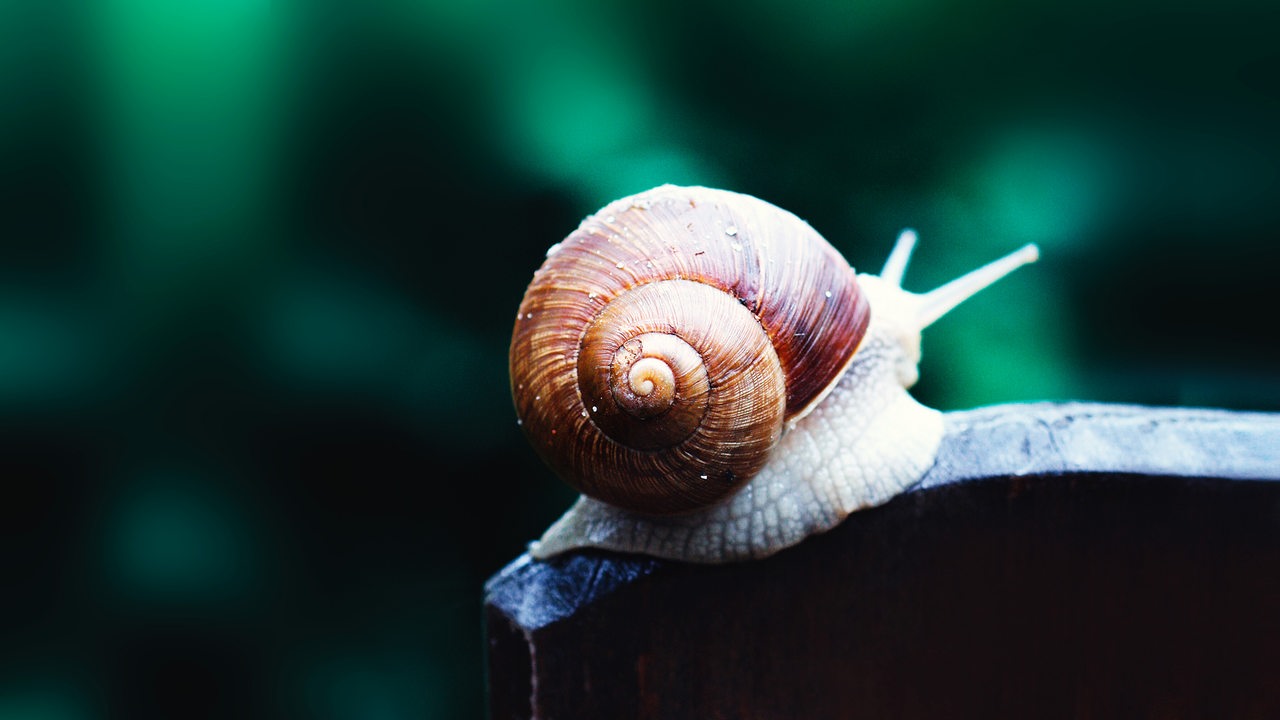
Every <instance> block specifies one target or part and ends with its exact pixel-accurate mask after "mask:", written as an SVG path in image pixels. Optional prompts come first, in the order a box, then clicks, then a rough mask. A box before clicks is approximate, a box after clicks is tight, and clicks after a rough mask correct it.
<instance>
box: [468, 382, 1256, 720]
mask: <svg viewBox="0 0 1280 720" xmlns="http://www.w3.org/2000/svg"><path fill="white" fill-rule="evenodd" d="M947 423H948V431H947V435H946V438H945V440H944V442H943V447H942V449H941V452H940V454H939V457H938V460H937V463H936V464H935V466H934V467H933V469H932V470H931V471H930V472H929V473H928V475H927V476H926V477H925V478H924V479H923V480H922V481H921V483H920V484H919V485H918V486H917V487H916V488H914V489H913V490H911V491H909V492H907V493H905V494H903V495H902V496H900V497H898V498H896V499H895V500H893V501H891V502H890V503H888V504H886V505H885V506H882V507H880V508H874V509H871V510H865V511H862V512H859V513H855V514H854V515H853V516H851V517H850V518H849V520H847V521H846V522H845V523H844V524H842V525H841V526H840V527H838V528H836V529H835V530H833V531H831V532H829V533H826V534H824V535H820V536H816V537H814V538H810V539H809V540H806V541H805V542H803V543H801V544H800V545H799V546H797V547H795V548H791V549H788V550H785V551H783V552H781V553H779V554H777V555H775V556H774V557H771V558H767V559H765V560H760V561H753V562H745V563H736V564H732V565H725V566H712V567H708V566H690V565H684V564H681V563H672V562H664V561H657V560H652V559H648V558H642V557H635V556H622V555H611V554H604V553H582V554H570V555H566V556H563V557H560V558H556V559H554V560H553V561H551V562H545V563H544V562H534V561H531V560H530V559H529V558H528V557H527V556H524V557H521V558H520V559H517V560H516V561H515V562H513V563H512V564H511V565H509V566H508V567H507V568H505V569H504V570H502V571H501V572H500V573H498V574H497V575H496V576H494V578H492V579H491V580H490V581H489V583H488V584H487V586H486V597H485V605H486V623H487V635H488V643H489V680H490V708H491V714H492V717H495V718H498V717H501V718H508V717H556V718H572V717H617V718H624V717H655V718H657V717H660V718H677V717H700V718H701V717H804V718H821V717H851V716H859V715H865V716H868V717H976V716H983V717H1031V716H1034V717H1148V716H1150V717H1155V716H1159V717H1280V680H1277V678H1280V415H1275V414H1260V413H1238V412H1224V411H1214V410H1196V409H1181V408H1169V409H1164V408H1143V407H1132V406H1117V405H1098V404H1050V403H1042V404H1026V405H1003V406H995V407H989V408H982V409H978V410H972V411H966V412H956V413H950V414H948V416H947Z"/></svg>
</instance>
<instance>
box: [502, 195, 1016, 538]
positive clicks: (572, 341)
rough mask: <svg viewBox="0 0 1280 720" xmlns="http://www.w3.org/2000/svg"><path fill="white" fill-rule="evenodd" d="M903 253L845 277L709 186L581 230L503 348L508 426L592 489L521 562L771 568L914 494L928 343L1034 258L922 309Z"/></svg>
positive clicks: (785, 225)
mask: <svg viewBox="0 0 1280 720" xmlns="http://www.w3.org/2000/svg"><path fill="white" fill-rule="evenodd" d="M914 243H915V234H914V233H913V232H911V231H906V232H904V233H903V234H902V235H901V236H900V237H899V240H898V243H897V245H896V246H895V247H894V249H893V251H892V252H891V253H890V256H889V260H888V261H887V262H886V264H885V267H884V270H883V271H882V272H881V274H880V275H879V276H873V275H867V274H861V275H856V274H855V273H854V271H853V269H852V268H851V267H850V266H849V265H848V263H847V262H846V261H845V260H844V258H843V257H841V256H840V254H839V253H838V252H837V251H836V250H835V249H834V248H832V247H831V245H830V244H828V243H827V242H826V240H824V239H823V238H822V237H821V236H820V235H818V233H817V232H816V231H814V230H813V229H812V228H811V227H809V225H808V224H806V223H805V222H804V221H802V220H800V219H799V218H797V217H796V216H795V215H792V214H791V213H789V212H786V211H785V210H782V209H780V208H778V207H776V206H774V205H771V204H769V203H767V202H764V201H763V200H759V199H757V198H754V197H752V196H749V195H743V194H739V193H733V192H729V191H725V190H714V189H710V188H701V187H675V186H670V185H664V186H661V187H658V188H654V189H652V190H649V191H646V192H644V193H640V194H638V195H635V196H631V197H628V198H623V199H621V200H618V201H615V202H613V203H610V204H609V205H607V206H606V207H605V208H603V209H601V210H600V211H599V212H597V213H596V214H594V215H592V216H590V217H588V218H586V219H585V220H583V222H582V224H581V225H580V226H579V228H578V229H577V230H576V231H575V232H574V233H572V234H571V235H570V236H569V237H568V238H566V239H565V240H564V241H563V242H561V243H558V244H557V245H556V246H553V247H552V248H551V250H549V251H548V253H547V260H546V262H544V264H543V266H542V268H540V269H539V270H538V271H537V272H536V273H535V275H534V280H533V282H532V283H531V284H530V286H529V289H528V291H527V292H526V294H525V298H524V301H523V302H522V304H521V306H520V312H519V314H518V316H517V320H516V326H515V330H514V332H513V335H512V345H511V354H510V363H511V383H512V395H513V398H514V400H515V405H516V411H517V415H518V416H519V422H520V424H521V426H522V427H523V429H524V430H525V433H526V435H527V436H528V437H529V439H530V441H531V443H532V444H533V446H534V448H535V449H536V450H537V451H538V452H539V454H540V455H541V456H542V457H543V459H544V460H545V461H546V462H547V463H548V464H549V465H550V466H551V467H552V469H553V470H555V471H556V472H557V474H559V475H560V476H561V477H563V478H564V479H565V480H566V481H568V482H569V483H570V484H571V485H573V486H574V487H575V488H577V489H578V490H580V491H581V492H582V493H583V495H582V496H581V497H580V498H579V499H578V501H577V502H576V503H575V504H574V505H573V506H572V507H571V508H570V509H569V511H568V512H567V513H566V514H565V515H564V516H563V517H561V518H560V519H559V520H558V521H556V523H554V524H553V525H552V526H551V527H550V528H549V529H548V530H547V531H546V533H545V534H544V535H543V537H542V539H541V540H539V541H537V542H534V543H532V544H531V545H530V554H531V555H532V556H533V557H535V558H539V559H541V558H547V557H551V556H553V555H556V554H558V553H562V552H565V551H569V550H574V549H581V548H601V549H608V550H615V551H620V552H629V553H641V554H646V555H652V556H655V557H662V558H668V559H675V560H684V561H689V562H708V563H712V562H729V561H734V560H742V559H748V558H756V557H764V556H767V555H771V554H773V553H775V552H777V551H778V550H781V549H783V548H785V547H789V546H791V545H794V544H796V543H798V542H800V541H801V540H803V539H804V538H806V537H808V536H809V535H812V534H815V533H819V532H823V531H825V530H828V529H830V528H832V527H834V526H835V525H837V524H839V523H840V522H841V521H842V520H843V519H844V518H845V517H847V516H848V515H849V514H850V513H851V512H853V511H855V510H858V509H861V508H866V507H871V506H874V505H879V504H881V503H884V502H885V501H887V500H889V499H890V498H892V497H893V496H895V495H897V494H898V493H900V492H902V491H903V490H905V489H907V488H908V487H910V486H911V485H913V484H915V483H916V482H917V481H918V480H919V479H920V478H921V477H922V476H923V475H924V473H925V471H927V470H928V469H929V467H930V466H931V465H932V464H933V460H934V457H935V456H936V453H937V449H938V446H939V444H940V442H941V439H942V432H943V427H942V416H941V414H940V413H939V412H938V411H936V410H933V409H930V408H927V407H925V406H923V405H921V404H920V403H918V402H916V401H915V399H913V398H912V397H911V396H910V395H909V394H908V393H907V388H909V387H910V386H911V385H913V384H914V383H915V381H916V379H917V377H918V372H917V365H918V363H919V359H920V335H921V331H922V330H923V329H924V328H925V327H927V326H928V325H929V324H931V323H932V322H934V321H935V320H937V319H938V318H939V317H941V316H942V315H943V314H945V313H946V312H947V311H949V310H950V309H951V308H953V307H955V306H956V305H958V304H959V303H960V302H962V301H963V300H964V299H965V298H967V297H970V296H972V295H973V294H974V293H976V292H978V291H979V290H981V289H982V288H984V287H986V286H987V285H990V284H991V283H993V282H995V281H996V280H998V279H999V278H1001V277H1003V276H1004V275H1006V274H1008V273H1009V272H1010V271H1012V270H1014V269H1015V268H1017V267H1019V266H1020V265H1022V264H1025V263H1028V262H1032V261H1034V260H1035V259H1036V257H1037V253H1038V251H1037V249H1036V248H1035V246H1034V245H1028V246H1026V247H1023V248H1022V249H1021V250H1019V251H1017V252H1014V253H1012V254H1010V255H1008V256H1006V257H1004V258H1001V259H1000V260H997V261H995V262H993V263H990V264H989V265H987V266H984V267H983V268H980V269H978V270H975V271H973V272H971V273H969V274H967V275H965V276H963V277H961V278H959V279H957V280H954V281H952V282H950V283H948V284H946V285H944V286H942V287H941V288H938V289H936V290H934V291H932V292H929V293H925V294H914V293H910V292H907V291H905V290H903V289H902V287H901V280H902V276H903V273H904V271H905V269H906V265H907V260H908V259H909V257H910V253H911V250H912V248H913V247H914Z"/></svg>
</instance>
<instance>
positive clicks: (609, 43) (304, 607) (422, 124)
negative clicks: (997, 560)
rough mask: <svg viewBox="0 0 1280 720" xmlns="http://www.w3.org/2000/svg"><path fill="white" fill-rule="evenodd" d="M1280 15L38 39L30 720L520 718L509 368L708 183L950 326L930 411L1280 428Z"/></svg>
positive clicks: (671, 12)
mask: <svg viewBox="0 0 1280 720" xmlns="http://www.w3.org/2000/svg"><path fill="white" fill-rule="evenodd" d="M1277 30H1280V9H1277V7H1276V5H1275V3H1273V2H1262V1H1259V2H1232V1H1230V0H1228V1H1226V2H1224V1H1222V0H1215V1H1214V2H1208V0H1203V1H1202V2H1199V3H1182V4H1171V3H1168V2H1155V1H1150V2H1146V1H1143V2H1128V3H1113V2H1075V3H1067V2H1046V3H1036V4H1030V3H997V2H991V1H990V0H985V1H982V0H980V1H979V2H957V1H955V0H902V1H899V2H887V1H884V0H880V1H878V2H864V3H850V2H836V1H835V0H824V1H817V2H800V1H796V0H793V1H791V2H757V1H752V0H745V1H744V0H733V1H729V0H720V1H718V2H704V3H698V4H689V3H686V2H676V1H675V0H655V1H653V2H649V3H645V4H622V3H607V2H599V1H598V0H596V1H591V0H577V1H574V0H553V1H547V2H519V1H518V0H476V1H465V0H456V1H455V2H439V1H436V2H431V1H426V2H424V1H423V0H365V1H363V2H351V3H339V2H324V1H317V2H290V1H288V0H274V1H267V0H205V1H196V2H182V3H177V2H168V1H162V0H102V1H101V2H96V3H74V2H54V1H50V0H29V1H27V2H21V1H19V2H13V1H11V0H0V248H2V249H0V437H2V438H3V439H2V440H0V442H2V444H3V447H2V449H0V450H2V452H0V480H2V485H0V487H3V488H4V491H3V494H0V528H3V542H0V572H2V574H0V578H2V581H3V592H2V593H0V718H6V719H7V718H42V719H43V718H48V719H56V720H64V719H65V720H73V719H75V720H79V719H92V718H152V717H156V718H159V717H196V718H200V717H210V718H213V717H218V718H225V717H241V718H248V717H280V718H285V717H288V718H332V719H334V720H339V719H348V718H352V719H354V718H369V719H373V720H380V719H383V718H423V717H476V716H478V715H480V714H481V713H482V708H483V663H482V651H483V647H482V641H481V621H480V603H481V585H482V583H483V581H484V579H485V578H486V577H488V576H489V575H490V574H492V573H493V572H495V571H496V570H498V569H499V568H500V567H501V566H502V565H503V564H505V563H506V562H507V561H509V560H510V559H512V558H514V557H515V556H516V555H518V554H519V553H520V552H521V550H522V548H523V544H524V543H525V542H526V541H527V540H529V539H531V538H532V537H534V536H536V535H537V534H538V533H539V531H540V530H541V529H542V528H543V527H545V526H546V525H547V524H548V523H549V522H550V521H551V520H553V519H554V518H555V517H556V516H557V515H558V513H559V512H560V511H561V510H563V509H564V507H566V506H567V505H568V503H569V502H570V500H571V497H572V495H571V493H570V492H569V491H568V490H567V489H565V488H563V487H562V486H561V485H560V484H559V483H558V482H557V481H556V480H555V479H554V478H552V477H551V476H550V474H549V473H548V472H547V471H546V470H545V469H544V468H543V467H542V466H541V465H540V464H539V463H538V461H537V460H536V458H535V457H534V456H533V453H532V451H531V450H529V449H528V448H527V446H526V445H525V442H524V440H523V438H522V437H521V435H520V434H519V433H518V431H517V428H516V426H515V419H514V414H513V411H512V409H511V404H510V399H509V394H508V387H507V374H506V346H507V342H508V339H509V333H510V329H511V321H512V317H513V314H514V311H515V308H516V306H517V304H518V302H519V299H520V296H521V294H522V293H523V290H524V286H525V284H526V283H527V282H528V280H529V279H530V277H531V276H532V273H533V270H534V269H535V268H536V267H537V265H538V264H539V262H540V261H541V258H542V256H543V252H544V250H545V248H546V247H547V246H548V245H550V244H551V243H553V242H555V241H557V240H559V239H560V238H561V237H563V236H564V235H565V234H567V233H568V232H569V231H570V230H572V229H573V228H574V227H575V226H576V224H577V222H578V221H579V219H581V218H582V217H583V216H584V215H586V214H588V213H590V212H592V211H593V210H595V209H596V208H598V207H599V206H601V205H603V204H604V203H605V202H607V201H609V200H611V199H614V198H615V197H619V196H622V195H625V194H629V193H633V192H636V191H639V190H642V189H645V188H647V187H649V186H652V185H656V184H659V183H663V182H675V183H701V184H708V185H714V186H721V187H726V188H730V189H734V190H739V191H744V192H749V193H752V194H755V195H758V196H760V197H763V198H765V199H767V200H770V201H771V202H774V203H775V204H778V205H780V206H782V207H785V208H787V209H789V210H791V211H793V212H795V213H797V214H799V215H800V216H802V217H804V218H806V219H807V220H809V221H810V223H811V224H812V225H814V226H815V227H816V228H817V229H818V230H819V231H820V232H822V233H823V234H824V235H826V237H828V238H829V239H830V240H831V241H832V242H833V243H834V244H835V245H836V246H837V247H838V248H839V249H840V250H841V251H842V252H844V253H845V255H846V256H847V257H848V258H849V259H850V260H851V261H852V262H853V263H854V265H855V266H856V267H858V268H860V269H869V270H873V271H874V270H877V269H878V268H879V265H880V263H881V262H882V261H883V259H884V257H885V255H886V254H887V252H888V249H889V247H890V245H891V243H892V241H893V238H894V236H895V235H896V234H897V232H898V230H899V229H900V228H902V227H904V226H912V227H915V228H917V229H918V230H919V231H920V234H921V246H920V249H919V251H918V254H917V258H916V262H915V263H914V265H913V266H912V268H911V270H910V272H909V273H908V276H907V285H908V287H909V288H912V289H917V290H924V289H928V288H930V287H933V286H935V285H938V284H940V283H942V282H943V281H945V280H947V279H950V278H951V277H954V276H956V275H958V274H960V273H961V272H963V271H966V270H968V269H971V268H972V267H975V266H977V265H978V264H980V263H982V262H985V261H987V260H989V259H991V258H993V257H995V256H997V255H999V254H1002V253H1004V252H1006V251H1008V250H1011V249H1013V248H1015V247H1017V246H1018V245H1020V244H1022V243H1025V242H1029V241H1034V242H1038V243H1040V244H1041V247H1042V250H1043V260H1042V262H1041V263H1040V264H1038V265H1036V266H1033V267H1032V268H1029V269H1024V270H1022V271H1020V272H1019V273H1018V274H1017V275H1016V276H1015V277H1013V278H1010V279H1008V280H1006V281H1004V282H1003V283H1001V284H1000V285H998V286H997V287H996V288H995V289H993V290H990V291H988V292H987V293H986V294H985V295H983V296H981V297H980V298H978V299H976V300H974V301H972V302H971V303H969V304H967V305H965V306H963V307H962V308H961V309H959V310H957V311H956V312H955V313H953V314H952V315H951V316H949V317H947V318H946V319H945V320H943V321H942V322H940V323H939V324H938V325H936V326H935V327H934V328H932V329H930V331H929V333H928V334H927V335H926V338H925V360H924V363H923V367H922V371H921V372H922V381H921V383H920V385H919V386H918V392H917V395H918V396H919V397H920V398H921V399H923V400H924V401H926V402H927V403H929V404H931V405H933V406H935V407H939V408H942V409H958V408H964V407H971V406H975V405H981V404H986V403H995V402H1004V401H1022V400H1039V399H1089V400H1099V401H1112V402H1138V403H1153V404H1185V405H1209V406H1220V407H1229V408H1242V409H1255V410H1280V372H1278V371H1277V360H1278V359H1280V341H1278V340H1277V337H1276V333H1275V332H1274V326H1275V321H1274V317H1275V315H1276V310H1277V309H1278V307H1277V306H1278V303H1277V301H1276V288H1277V285H1278V284H1280V282H1278V278H1277V261H1280V247H1278V246H1277V244H1276V240H1277V236H1278V235H1280V202H1277V197H1278V193H1280V138H1278V134H1280V133H1278V128H1280V90H1278V88H1280V44H1278V43H1277V41H1276V37H1277Z"/></svg>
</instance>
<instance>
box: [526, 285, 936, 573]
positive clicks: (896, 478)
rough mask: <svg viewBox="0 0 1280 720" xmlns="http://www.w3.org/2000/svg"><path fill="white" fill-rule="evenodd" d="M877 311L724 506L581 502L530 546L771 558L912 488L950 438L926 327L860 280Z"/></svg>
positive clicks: (888, 292)
mask: <svg viewBox="0 0 1280 720" xmlns="http://www.w3.org/2000/svg"><path fill="white" fill-rule="evenodd" d="M859 282H860V283H861V285H862V287H863V288H864V290H866V291H867V292H868V293H870V294H871V305H872V308H873V312H872V317H871V325H870V327H869V328H868V331H867V336H866V338H865V339H864V340H863V343H862V345H861V347H859V349H858V352H857V354H856V355H855V356H854V361H853V363H852V364H851V365H850V366H849V368H848V370H847V371H846V372H845V373H844V374H843V376H841V378H840V381H839V383H838V384H837V385H836V386H835V387H834V388H833V389H832V390H831V391H830V393H829V394H828V395H827V396H826V398H825V399H823V400H822V402H820V403H819V404H818V405H817V406H816V407H814V409H813V410H812V411H811V412H810V413H809V414H808V415H806V416H804V417H803V418H802V419H801V420H799V421H798V422H796V423H794V424H793V425H792V426H791V427H790V428H789V429H788V430H787V432H786V434H785V435H784V436H783V438H782V440H781V442H780V443H779V445H778V446H777V447H776V448H774V450H773V453H772V454H771V455H770V459H769V461H768V463H766V464H765V466H764V467H763V468H762V469H761V470H760V472H759V473H758V474H757V475H756V476H755V477H754V478H752V479H751V480H750V481H748V482H747V484H746V485H744V486H743V487H742V488H741V489H739V490H738V491H737V492H736V493H735V494H734V495H732V496H731V497H730V498H729V499H728V500H727V501H725V502H723V503H720V504H718V505H714V506H712V507H710V508H707V509H704V510H701V511H698V512H695V513H692V514H688V515H679V516H673V517H650V516H644V515H638V514H634V513H630V512H627V511H625V510H621V509H618V508H616V507H614V506H611V505H608V504H605V503H603V502H600V501H598V500H594V499H592V498H589V497H586V496H583V497H581V498H580V499H579V500H578V501H577V503H575V504H574V505H573V507H572V508H570V510H569V511H568V512H567V513H565V515H564V516H563V517H561V518H560V520H558V521H557V522H556V523H555V524H554V525H552V526H551V527H550V528H549V529H548V530H547V531H546V533H545V534H544V535H543V536H542V539H541V540H539V541H537V542H534V543H532V544H531V545H530V547H529V553H530V555H532V556H533V557H534V558H538V559H545V558H548V557H551V556H553V555H556V554H558V553H561V552H565V551H568V550H574V549H581V548H601V549H608V550H616V551H621V552H629V553H642V554H646V555H652V556H655V557H661V558H668V559H673V560H683V561H688V562H701V563H723V562H731V561H735V560H746V559H750V558H758V557H764V556H767V555H771V554H773V553H775V552H777V551H779V550H781V549H783V548H786V547H789V546H791V545H794V544H796V543H798V542H800V541H801V540H803V539H805V538H806V537H808V536H810V535H812V534H815V533H819V532H823V531H825V530H829V529H831V528H833V527H835V526H836V525H838V524H839V523H840V522H841V521H842V520H844V519H845V517H847V516H848V515H849V514H850V513H852V512H854V511H855V510H859V509H861V508H866V507H871V506H874V505H879V504H881V503H884V502H886V501H887V500H889V499H890V498H892V497H893V496H895V495H897V494H898V493H900V492H902V491H903V490H905V489H906V488H908V487H910V486H911V485H913V484H915V483H916V482H917V481H919V479H920V478H921V477H923V476H924V474H925V471H926V470H928V469H929V467H930V466H931V465H932V464H933V460H934V457H935V456H936V454H937V450H938V446H939V444H940V443H941V441H942V432H943V428H942V414H941V413H939V412H938V411H936V410H933V409H931V408H927V407H925V406H923V405H921V404H920V403H918V402H916V400H915V399H914V398H912V397H911V396H910V395H909V394H908V393H907V392H906V389H905V387H904V386H903V384H902V380H903V379H909V380H911V381H914V379H915V368H916V362H917V361H918V359H919V337H920V333H919V330H912V328H911V326H912V325H913V324H914V323H913V322H912V321H911V317H910V316H909V315H907V314H906V313H909V312H911V310H912V306H911V305H910V304H909V303H908V304H905V305H904V304H903V303H898V304H896V305H895V291H896V292H897V293H902V291H900V290H897V289H896V288H892V287H888V286H885V285H884V284H883V283H880V282H879V278H876V277H872V276H867V275H862V276H859Z"/></svg>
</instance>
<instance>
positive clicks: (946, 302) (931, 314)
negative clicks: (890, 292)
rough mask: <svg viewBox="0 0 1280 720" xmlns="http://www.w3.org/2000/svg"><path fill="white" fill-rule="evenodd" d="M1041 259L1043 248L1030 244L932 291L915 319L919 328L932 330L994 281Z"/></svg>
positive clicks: (925, 298)
mask: <svg viewBox="0 0 1280 720" xmlns="http://www.w3.org/2000/svg"><path fill="white" fill-rule="evenodd" d="M1038 259H1040V248H1039V247H1037V246H1036V245H1035V243H1028V244H1027V245H1024V246H1022V247H1021V248H1019V249H1017V250H1015V251H1013V252H1011V253H1009V254H1008V255H1005V256H1004V257H1002V258H1000V259H999V260H993V261H992V262H989V263H987V264H986V265H983V266H982V267H980V268H978V269H977V270H974V271H972V272H969V273H966V274H964V275H961V276H960V277H958V278H956V279H955V280H952V281H951V282H949V283H947V284H946V285H943V286H942V287H940V288H937V289H935V290H930V291H929V292H927V293H925V294H924V295H922V296H921V300H923V302H922V303H921V304H920V310H919V313H918V315H917V316H916V317H917V320H918V321H919V323H920V325H919V327H920V328H921V329H924V328H927V327H929V326H930V325H932V324H933V322H934V321H935V320H937V319H938V318H940V317H942V316H943V315H946V314H947V313H948V312H950V311H951V309H952V308H954V307H955V306H957V305H959V304H960V303H962V302H964V301H965V300H968V299H969V298H971V297H973V296H974V295H976V294H978V292H980V291H981V290H983V289H984V288H986V287H987V286H989V285H991V284H992V283H994V282H995V281H997V280H999V279H1000V278H1002V277H1004V276H1005V275H1008V274H1009V273H1011V272H1013V271H1014V270H1017V269H1018V268H1020V267H1022V266H1023V265H1026V264H1028V263H1033V262H1035V261H1036V260H1038Z"/></svg>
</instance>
